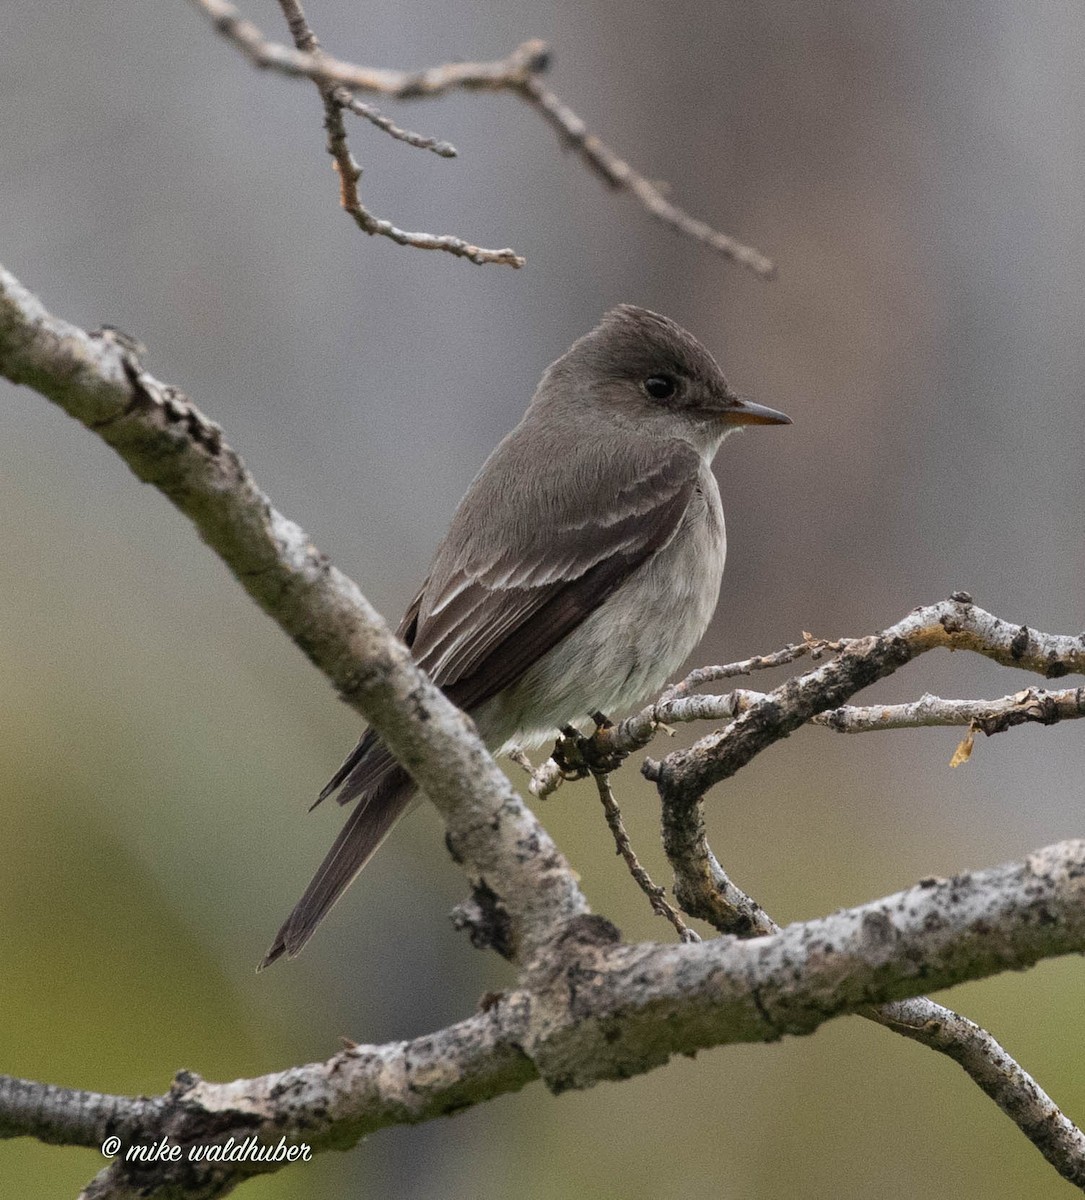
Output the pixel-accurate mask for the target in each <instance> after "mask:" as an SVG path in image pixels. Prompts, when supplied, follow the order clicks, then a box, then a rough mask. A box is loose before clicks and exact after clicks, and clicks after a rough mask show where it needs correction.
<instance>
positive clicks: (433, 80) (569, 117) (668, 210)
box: [192, 0, 776, 279]
mask: <svg viewBox="0 0 1085 1200" xmlns="http://www.w3.org/2000/svg"><path fill="white" fill-rule="evenodd" d="M192 2H193V3H194V4H195V5H196V7H197V8H199V9H201V10H202V11H203V12H204V13H205V14H206V15H207V16H208V17H209V18H210V19H211V21H212V23H213V24H214V26H215V28H216V29H217V30H218V31H219V32H220V33H221V34H222V35H223V36H224V37H226V38H227V39H229V41H231V42H232V43H233V44H234V45H235V46H236V47H237V48H238V49H239V50H240V51H241V52H242V53H243V54H244V55H245V56H246V57H247V58H248V59H249V60H250V62H252V63H253V64H254V65H255V66H257V67H261V68H265V69H271V70H275V71H279V72H281V73H283V74H285V75H291V76H295V77H304V78H306V79H311V80H312V81H313V82H314V83H316V84H317V85H318V86H320V87H321V91H322V94H325V93H327V94H330V95H331V96H332V97H333V100H334V103H335V104H336V105H337V106H338V107H340V108H342V107H348V108H351V109H353V110H354V111H359V110H358V109H356V108H355V103H357V102H354V101H351V100H349V99H348V98H347V97H348V96H349V93H346V92H342V91H340V90H337V89H351V90H354V91H361V92H373V93H376V94H379V95H382V96H389V97H392V98H394V99H399V100H418V99H423V98H432V97H434V96H440V95H443V94H444V93H446V92H449V91H452V90H453V89H463V90H467V91H492V92H497V91H506V92H512V93H513V94H514V95H517V96H519V97H520V98H521V99H522V100H523V101H525V102H526V103H527V104H528V105H529V106H530V107H531V108H533V109H534V110H535V111H536V112H538V113H539V114H540V115H541V116H542V117H543V118H544V120H546V122H547V123H548V124H549V125H550V126H551V127H552V128H553V129H554V130H556V131H557V133H558V136H559V137H560V139H561V141H562V142H563V143H564V144H565V145H566V146H568V147H570V148H571V149H573V150H575V151H576V153H577V155H578V156H579V157H580V159H581V160H582V161H583V162H584V163H585V164H586V165H587V166H588V167H589V168H590V169H591V170H592V172H593V173H594V174H596V175H597V176H598V177H599V178H601V179H602V180H603V181H604V182H605V183H606V184H607V185H608V186H609V187H611V188H613V189H614V190H616V191H626V192H629V194H630V195H632V196H634V197H635V198H636V199H637V200H638V201H639V203H640V204H641V205H642V206H643V207H644V208H645V209H646V210H647V212H648V213H650V214H651V215H652V216H653V217H655V218H656V220H658V221H660V222H662V223H663V224H664V225H666V226H668V227H669V228H671V229H673V230H675V231H676V232H677V233H679V234H682V235H684V236H686V237H690V238H693V239H694V240H695V241H697V242H700V243H701V244H702V245H705V246H708V247H709V249H711V250H713V251H715V252H716V253H717V254H721V255H723V256H724V257H725V258H729V259H731V260H732V261H733V262H737V263H739V264H741V265H742V266H744V267H747V268H749V269H750V270H751V271H753V272H754V273H755V274H756V275H760V276H761V277H762V278H766V279H767V278H770V277H771V276H773V275H774V274H775V273H776V267H775V265H774V264H773V262H772V261H771V259H768V258H766V257H765V255H763V254H762V253H761V252H760V251H758V250H755V249H754V248H753V247H752V246H747V245H744V244H743V243H742V242H739V241H737V240H736V239H735V238H732V237H729V236H728V235H727V234H725V233H721V232H719V231H718V230H716V229H713V228H712V226H710V225H708V224H707V223H706V222H704V221H701V220H699V219H697V218H696V217H693V216H691V215H690V214H689V213H687V212H686V211H685V210H684V209H681V208H679V207H678V206H677V205H675V204H672V203H671V202H670V201H669V200H668V199H667V198H666V196H665V195H664V194H663V191H662V190H661V188H660V187H659V185H658V184H655V183H653V182H652V181H651V180H649V179H647V178H645V177H644V176H643V175H641V174H639V173H638V172H636V171H635V170H634V169H633V168H632V167H631V166H630V165H629V164H628V163H627V162H625V161H624V160H623V159H621V158H619V157H618V155H616V154H615V153H614V151H613V150H611V149H610V148H609V147H608V146H607V145H606V144H605V143H604V142H602V141H600V139H599V138H597V137H596V136H595V135H594V134H592V133H589V132H588V129H587V126H586V125H585V124H584V122H583V121H582V120H581V119H580V117H578V116H577V115H576V113H575V112H573V111H572V109H571V108H569V106H568V105H567V104H565V103H564V102H563V101H562V100H560V99H559V98H558V97H557V96H556V95H554V93H553V92H551V91H549V90H547V89H546V88H545V87H544V86H543V85H542V83H541V82H540V79H539V76H540V74H541V73H542V72H543V71H545V70H546V69H547V68H548V67H549V65H550V51H549V49H548V47H547V45H546V43H545V42H541V41H537V40H533V41H527V42H524V43H523V45H521V46H518V47H517V48H516V49H515V50H514V51H513V52H512V53H511V54H510V55H508V57H507V58H503V59H498V60H497V61H496V62H488V63H448V64H445V65H442V66H439V67H431V68H429V69H428V70H425V71H391V70H378V69H374V68H372V67H361V66H357V65H355V64H354V63H348V62H343V61H341V60H340V59H336V58H332V57H330V56H329V55H326V54H323V53H321V52H320V51H319V48H318V46H317V45H316V44H315V39H314V45H313V46H306V45H303V44H302V43H301V42H298V48H297V49H296V50H291V49H290V48H289V47H287V46H283V45H281V44H279V43H277V42H272V41H269V40H268V39H267V38H265V37H264V35H263V34H262V33H261V32H260V30H259V29H257V28H256V26H255V25H253V24H252V22H251V21H247V20H245V19H244V18H243V17H242V16H241V15H240V13H239V12H238V10H237V9H236V8H235V7H234V6H233V5H232V4H229V3H227V2H226V0H192ZM280 3H283V4H284V8H285V7H286V4H287V3H289V4H291V5H292V6H293V7H297V4H296V0H280ZM299 11H300V9H299ZM303 19H304V18H303ZM292 28H293V23H292ZM295 40H296V41H297V33H296V32H295ZM366 107H367V106H365V105H362V108H366ZM361 115H362V116H365V117H366V118H367V119H369V120H374V118H373V117H372V116H371V115H370V113H369V112H368V111H366V112H362V113H361ZM378 118H379V119H376V120H375V121H374V123H375V124H377V125H379V126H380V127H381V128H385V129H387V128H388V126H389V125H391V122H389V121H388V118H386V117H384V116H383V115H382V114H378ZM384 122H387V125H386V124H384ZM395 128H396V127H395V126H392V128H391V129H388V132H392V130H393V129H395ZM403 140H405V141H409V142H410V143H411V144H412V145H425V146H426V148H428V149H434V150H436V152H437V153H443V151H442V150H439V149H437V146H443V147H448V144H447V143H444V142H442V143H436V144H431V143H432V142H433V139H424V138H420V137H419V136H418V135H417V134H410V135H406V136H404V138H403ZM448 149H451V147H448ZM333 153H334V152H333ZM336 162H337V169H338V170H339V174H340V178H341V179H342V180H343V181H344V189H347V188H349V189H353V190H355V191H356V185H357V182H358V175H360V171H358V168H357V164H354V165H353V169H347V168H346V166H345V160H341V158H340V157H339V156H338V155H337V156H336ZM351 162H352V163H353V160H351ZM354 172H357V174H354ZM347 180H349V183H347V182H346V181H347ZM346 195H347V192H346V190H344V199H343V207H344V208H346V209H347V211H348V212H349V213H350V214H351V216H352V217H354V219H355V221H356V222H357V223H358V225H359V227H360V228H362V229H363V230H364V231H365V232H366V233H377V234H381V235H383V236H385V237H389V238H391V239H392V240H393V241H397V242H399V243H400V244H401V245H409V246H417V247H420V248H422V249H440V250H448V251H450V252H451V253H453V254H458V255H460V256H462V257H465V258H469V259H470V260H471V261H472V262H502V263H507V264H509V265H511V266H516V267H519V266H523V263H524V260H523V259H522V258H520V257H519V256H518V255H516V254H514V252H513V251H512V250H480V249H479V248H478V247H477V246H470V245H468V244H467V243H465V242H463V241H462V240H461V239H459V238H449V237H440V238H437V237H434V236H433V235H431V234H421V233H411V234H408V233H404V232H403V231H402V230H398V229H396V228H395V227H394V226H393V225H391V223H390V222H387V221H378V220H377V219H376V218H374V217H372V216H371V214H369V213H368V212H367V211H366V210H365V209H364V207H363V206H362V205H361V201H360V200H357V201H356V203H355V206H354V207H348V204H347V201H346V198H345V197H346Z"/></svg>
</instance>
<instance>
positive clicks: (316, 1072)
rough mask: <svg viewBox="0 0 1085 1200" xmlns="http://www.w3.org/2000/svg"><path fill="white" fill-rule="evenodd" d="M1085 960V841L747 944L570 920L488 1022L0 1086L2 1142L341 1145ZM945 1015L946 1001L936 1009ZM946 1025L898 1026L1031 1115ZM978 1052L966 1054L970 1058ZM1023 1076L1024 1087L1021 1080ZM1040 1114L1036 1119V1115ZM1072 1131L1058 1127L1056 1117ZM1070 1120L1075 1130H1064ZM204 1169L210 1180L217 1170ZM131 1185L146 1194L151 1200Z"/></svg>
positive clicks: (1053, 1130) (150, 1182)
mask: <svg viewBox="0 0 1085 1200" xmlns="http://www.w3.org/2000/svg"><path fill="white" fill-rule="evenodd" d="M1082 950H1085V841H1076V842H1064V843H1061V844H1059V845H1056V846H1051V847H1047V848H1046V849H1044V850H1040V851H1037V852H1036V853H1034V854H1032V855H1030V856H1029V858H1028V859H1027V860H1026V861H1024V862H1018V863H1010V864H1006V865H1005V866H1001V867H995V868H991V869H988V870H985V871H979V872H975V873H973V874H967V875H958V876H955V877H954V878H953V879H946V880H924V881H923V882H922V883H920V884H919V885H917V886H916V887H913V888H910V889H908V890H907V891H905V892H901V893H898V894H897V895H894V896H889V897H886V898H885V899H882V900H879V901H876V902H874V903H871V904H865V905H861V906H859V907H858V908H854V909H849V910H846V911H843V912H838V913H834V914H833V915H831V916H828V917H824V918H819V919H818V920H814V921H808V922H804V923H803V924H799V925H792V926H789V927H788V928H786V929H783V930H780V931H778V932H773V933H772V934H770V935H769V936H763V937H757V938H754V939H750V940H741V939H736V938H717V939H714V940H712V941H706V942H697V943H679V944H670V945H658V944H654V943H644V944H641V945H625V944H622V943H621V942H620V940H619V937H618V934H617V931H616V930H614V928H613V926H610V925H609V923H608V922H606V921H603V920H601V919H600V918H598V917H588V916H585V917H582V918H580V919H579V920H577V921H573V922H571V923H570V924H569V925H568V926H567V927H566V930H565V933H564V934H563V936H562V938H561V939H560V940H559V941H558V942H556V943H555V944H554V945H553V946H552V947H551V953H550V954H549V955H548V956H547V958H546V959H545V960H539V962H538V963H537V965H536V968H535V969H533V970H529V971H528V972H527V973H526V974H525V975H524V977H523V980H522V983H521V985H520V987H518V988H517V989H516V990H514V991H511V992H507V993H504V994H502V995H501V996H497V997H493V998H492V999H491V1000H490V1001H489V1003H488V1005H487V1007H486V1009H485V1011H484V1012H481V1013H478V1014H476V1015H475V1016H474V1017H471V1018H469V1019H468V1020H467V1021H464V1022H460V1023H459V1024H458V1025H454V1026H451V1027H450V1028H448V1029H446V1030H442V1031H439V1032H437V1033H434V1034H431V1035H429V1036H427V1037H424V1038H417V1039H415V1040H414V1041H413V1042H409V1043H401V1042H399V1043H390V1044H388V1045H385V1046H357V1047H352V1048H350V1049H349V1050H347V1051H346V1052H344V1053H341V1054H338V1055H336V1056H335V1057H334V1058H333V1059H331V1060H329V1061H328V1062H326V1063H314V1064H310V1065H308V1066H303V1067H295V1068H292V1069H291V1070H289V1071H285V1072H279V1073H277V1074H274V1075H268V1076H263V1077H261V1078H259V1079H248V1080H237V1081H235V1082H233V1083H228V1084H214V1083H205V1082H203V1081H202V1080H199V1079H198V1078H197V1077H195V1076H191V1075H187V1074H184V1075H182V1076H180V1077H179V1078H178V1079H177V1080H176V1081H175V1084H174V1087H173V1088H172V1089H171V1091H170V1092H169V1093H168V1094H167V1095H166V1096H162V1097H159V1098H157V1099H155V1100H147V1099H145V1098H141V1099H130V1098H126V1097H115V1096H97V1095H95V1094H93V1093H87V1092H76V1091H69V1090H68V1089H63V1088H51V1087H48V1086H47V1085H42V1084H35V1083H30V1082H27V1081H23V1080H10V1079H6V1078H0V1132H3V1133H4V1134H6V1135H7V1136H15V1135H17V1134H20V1133H32V1134H35V1135H37V1136H42V1137H48V1138H54V1139H60V1140H71V1141H73V1142H75V1143H76V1144H80V1145H93V1144H95V1143H96V1142H97V1141H98V1140H99V1137H101V1138H103V1139H104V1137H105V1135H106V1134H107V1133H110V1134H116V1135H117V1136H118V1137H119V1138H120V1139H121V1141H122V1143H123V1144H124V1146H125V1147H127V1146H129V1145H131V1144H133V1143H140V1142H147V1141H151V1140H155V1139H157V1138H160V1137H161V1136H163V1135H164V1134H165V1135H168V1136H169V1137H170V1139H171V1140H172V1141H173V1142H175V1143H177V1144H180V1145H182V1146H184V1147H188V1146H190V1145H193V1144H197V1143H200V1144H206V1143H208V1142H211V1143H214V1144H222V1143H224V1142H226V1140H227V1139H228V1138H231V1137H232V1138H234V1139H235V1140H238V1139H244V1138H251V1137H254V1136H255V1137H257V1138H258V1139H260V1140H264V1139H267V1140H270V1141H271V1142H276V1141H277V1140H278V1139H279V1138H280V1137H286V1138H287V1140H289V1141H299V1140H300V1141H304V1142H305V1143H307V1144H309V1145H311V1146H312V1147H313V1148H314V1149H318V1148H324V1147H328V1146H332V1145H335V1146H338V1147H342V1146H345V1145H350V1144H351V1143H352V1142H353V1141H355V1140H356V1139H357V1138H358V1137H360V1136H363V1135H364V1134H365V1133H367V1132H371V1131H372V1130H374V1129H378V1128H381V1127H382V1126H385V1125H390V1124H402V1123H407V1122H413V1121H418V1120H424V1119H426V1118H427V1117H431V1116H434V1115H436V1114H438V1113H442V1112H449V1111H452V1110H454V1109H455V1108H457V1107H462V1106H464V1105H466V1104H473V1103H477V1102H479V1101H481V1100H485V1099H489V1098H492V1097H494V1096H496V1095H499V1094H501V1093H502V1092H507V1091H512V1090H515V1089H517V1088H519V1087H521V1086H523V1084H524V1083H526V1082H527V1081H529V1080H530V1079H532V1078H534V1077H535V1076H536V1075H541V1076H542V1077H543V1079H545V1081H546V1082H547V1084H548V1086H549V1087H550V1088H551V1090H553V1091H563V1090H566V1089H568V1088H584V1087H590V1086H592V1085H593V1084H595V1083H597V1082H599V1081H600V1080H604V1079H624V1078H627V1077H629V1076H630V1075H634V1074H641V1073H643V1072H646V1071H649V1070H651V1069H653V1068H654V1067H656V1066H659V1065H661V1064H662V1063H664V1062H666V1061H667V1060H668V1059H669V1058H670V1057H671V1056H672V1055H674V1054H689V1053H693V1052H694V1051H696V1050H699V1049H702V1048H705V1047H708V1046H715V1045H727V1044H735V1043H749V1042H761V1041H771V1040H775V1039H776V1038H779V1037H780V1036H782V1035H784V1034H805V1033H810V1032H812V1031H813V1030H814V1029H816V1028H818V1027H819V1026H820V1025H822V1024H823V1023H824V1022H825V1021H827V1020H829V1019H830V1018H832V1017H834V1016H838V1015H841V1014H843V1013H847V1012H855V1011H861V1010H863V1009H864V1008H865V1007H866V1006H868V1005H869V1004H871V1003H880V1002H886V1001H892V1000H895V999H900V998H905V997H907V996H908V994H909V993H910V992H911V991H913V990H914V988H915V987H916V986H917V984H918V982H919V981H920V980H923V981H924V982H925V983H929V984H930V985H931V986H933V987H943V986H948V985H949V984H952V983H959V982H962V981H964V980H966V979H977V978H982V977H984V976H986V975H989V974H991V973H993V972H995V971H999V970H1012V969H1020V968H1022V967H1026V966H1029V965H1031V964H1033V963H1035V962H1036V961H1038V960H1039V959H1041V958H1043V957H1048V956H1051V955H1057V954H1068V953H1080V952H1081V951H1082ZM935 1007H936V1006H935ZM938 1012H939V1013H941V1014H943V1015H942V1016H940V1017H939V1018H938V1019H939V1020H941V1021H943V1022H944V1025H943V1028H941V1029H939V1030H934V1029H928V1030H924V1029H922V1028H920V1027H918V1026H917V1023H916V1020H915V1017H916V1014H915V1013H914V1012H910V1011H909V1010H908V1008H907V1006H905V1007H904V1008H902V1009H901V1010H900V1012H899V1013H898V1014H897V1017H896V1021H897V1024H898V1025H908V1031H907V1032H908V1034H909V1036H918V1037H920V1038H925V1039H927V1040H929V1041H930V1042H931V1043H932V1044H933V1043H935V1042H937V1041H938V1040H939V1039H940V1038H941V1039H943V1040H944V1041H945V1043H946V1047H945V1048H946V1050H947V1052H953V1053H954V1055H955V1057H959V1058H965V1059H966V1058H967V1057H968V1055H969V1054H973V1055H978V1061H980V1062H981V1064H982V1066H983V1070H985V1071H988V1072H989V1077H988V1083H989V1085H990V1086H989V1088H988V1090H989V1091H990V1092H991V1093H992V1094H1003V1093H1006V1092H1008V1091H1009V1092H1012V1093H1013V1096H1014V1098H1015V1103H1019V1104H1021V1105H1023V1101H1022V1098H1021V1095H1020V1092H1019V1090H1017V1085H1018V1084H1020V1083H1021V1079H1020V1077H1019V1076H1017V1075H1016V1073H1015V1071H1014V1067H1015V1066H1016V1064H1012V1063H1011V1062H1010V1061H1009V1060H1005V1061H1002V1060H1000V1059H999V1056H998V1054H999V1052H996V1050H997V1048H994V1047H993V1043H991V1044H987V1045H983V1044H982V1043H983V1041H984V1038H983V1035H982V1031H977V1030H976V1029H975V1027H972V1028H971V1029H969V1030H967V1031H966V1032H967V1034H968V1036H967V1037H966V1038H964V1039H963V1041H962V1040H960V1039H957V1038H956V1037H955V1036H954V1033H955V1031H954V1030H952V1029H950V1028H949V1025H950V1024H951V1019H952V1018H953V1014H945V1010H938ZM962 1046H967V1048H968V1053H967V1054H965V1053H962V1052H961V1048H962ZM1025 1078H1027V1077H1025ZM1046 1105H1050V1102H1049V1101H1047V1100H1046V1097H1044V1096H1043V1093H1042V1092H1039V1089H1036V1090H1035V1093H1034V1094H1033V1095H1032V1096H1031V1098H1030V1099H1029V1101H1028V1104H1027V1105H1023V1106H1024V1107H1028V1108H1029V1110H1030V1112H1031V1113H1032V1114H1033V1117H1034V1118H1035V1119H1036V1120H1037V1121H1040V1122H1042V1121H1046V1122H1047V1123H1048V1125H1049V1127H1050V1128H1049V1131H1048V1139H1049V1144H1051V1145H1055V1144H1057V1145H1058V1146H1059V1148H1060V1150H1059V1152H1060V1153H1061V1154H1063V1157H1062V1158H1061V1159H1060V1161H1059V1162H1058V1163H1056V1165H1058V1166H1059V1169H1060V1170H1061V1171H1062V1173H1063V1174H1064V1175H1065V1176H1066V1177H1067V1178H1069V1179H1071V1180H1073V1181H1074V1182H1076V1183H1078V1185H1079V1186H1082V1185H1083V1184H1085V1156H1083V1154H1082V1146H1081V1137H1080V1134H1077V1131H1076V1130H1073V1128H1072V1126H1069V1123H1064V1125H1062V1126H1060V1123H1059V1121H1058V1120H1056V1119H1055V1114H1058V1110H1057V1109H1054V1106H1051V1107H1050V1109H1047V1108H1046ZM1041 1114H1042V1115H1041ZM1058 1116H1059V1117H1060V1118H1061V1114H1058ZM1062 1120H1063V1121H1064V1119H1062ZM282 1165H283V1163H282V1162H281V1161H280V1162H267V1161H259V1162H251V1161H249V1162H244V1163H241V1164H222V1163H215V1164H205V1165H204V1167H203V1168H202V1169H201V1167H200V1166H199V1164H193V1163H192V1162H189V1161H183V1162H181V1163H177V1164H171V1163H162V1162H158V1163H155V1164H146V1163H139V1164H133V1163H128V1162H126V1161H125V1160H124V1158H123V1157H121V1158H118V1159H117V1160H116V1161H115V1163H114V1165H113V1166H112V1167H111V1168H109V1169H108V1170H107V1171H106V1172H105V1173H104V1174H103V1176H100V1177H99V1180H98V1181H96V1183H95V1184H94V1185H92V1187H91V1188H90V1189H88V1191H87V1193H86V1195H87V1196H88V1197H91V1198H93V1200H103V1198H104V1197H107V1196H108V1197H111V1198H116V1197H135V1196H136V1195H144V1196H147V1195H160V1196H162V1195H171V1194H173V1195H175V1194H177V1192H176V1191H172V1192H171V1191H170V1189H171V1187H173V1186H174V1185H175V1184H176V1182H177V1180H178V1178H179V1177H180V1176H179V1174H178V1173H179V1172H180V1171H182V1170H183V1172H184V1176H183V1178H184V1181H185V1184H186V1186H188V1187H190V1188H191V1189H192V1190H191V1192H190V1193H189V1194H190V1195H196V1196H207V1197H210V1196H218V1195H224V1194H225V1193H226V1192H227V1191H229V1190H230V1189H231V1188H232V1187H233V1186H234V1185H235V1184H236V1183H237V1182H239V1181H240V1179H241V1178H244V1177H245V1176H247V1175H249V1174H254V1173H257V1172H267V1171H272V1170H277V1169H279V1168H280V1167H281V1166H282ZM211 1167H214V1168H215V1170H214V1171H212V1170H211ZM140 1189H143V1190H142V1191H141V1190H140Z"/></svg>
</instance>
